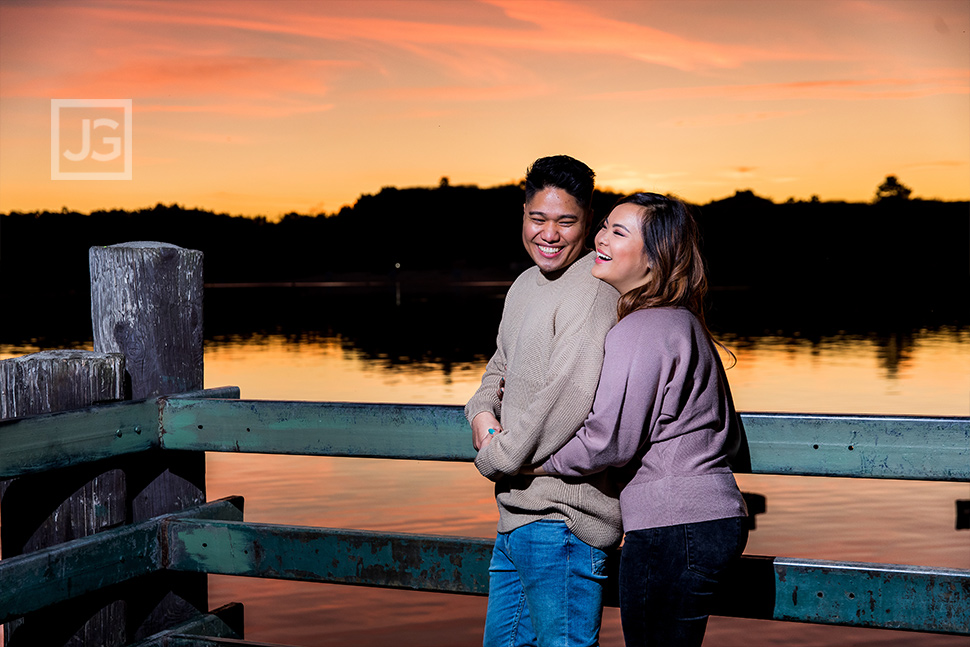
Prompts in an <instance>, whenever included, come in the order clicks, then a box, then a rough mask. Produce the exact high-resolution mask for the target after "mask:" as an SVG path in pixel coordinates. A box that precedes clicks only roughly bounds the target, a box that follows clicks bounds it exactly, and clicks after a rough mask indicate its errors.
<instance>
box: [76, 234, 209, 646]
mask: <svg viewBox="0 0 970 647" xmlns="http://www.w3.org/2000/svg"><path fill="white" fill-rule="evenodd" d="M88 259H89V265H90V272H91V324H92V328H93V331H94V350H96V351H103V352H115V353H122V354H124V356H125V368H126V369H127V373H128V377H129V378H130V385H131V397H132V398H135V399H139V398H148V397H155V396H159V395H164V394H171V393H184V392H186V391H193V390H198V389H201V388H202V387H203V384H204V379H203V335H202V332H203V317H202V296H203V285H204V284H203V276H202V260H203V255H202V252H200V251H197V250H192V249H183V248H181V247H178V246H176V245H171V244H168V243H163V242H154V241H149V242H145V241H139V242H129V243H122V244H119V245H111V246H107V247H92V248H90V249H89V252H88ZM205 498H206V497H205V456H204V455H203V454H201V453H194V454H192V453H186V452H183V453H163V452H161V451H149V452H145V453H144V454H142V455H140V456H138V457H137V458H135V459H132V465H131V467H130V469H129V470H128V509H129V510H130V519H129V521H131V522H139V521H144V520H146V519H151V518H153V517H155V516H157V515H160V514H165V513H168V512H175V511H177V510H181V509H183V508H187V507H191V506H193V505H198V504H201V503H203V502H204V501H205ZM207 597H208V587H207V582H206V580H205V578H204V577H198V578H194V581H193V578H191V577H188V576H184V577H179V578H177V579H172V578H169V577H168V576H167V574H160V575H157V576H154V577H152V578H151V580H150V581H147V582H143V583H141V586H139V587H138V588H137V589H133V590H131V591H130V593H129V595H127V596H126V603H127V605H128V613H129V616H128V625H129V626H131V627H134V631H133V633H132V634H131V635H130V636H129V638H141V637H144V636H146V635H151V634H154V633H155V632H157V631H159V630H162V629H164V628H166V627H168V626H171V625H172V624H173V623H177V622H179V621H181V620H186V619H189V618H192V617H194V616H196V615H197V614H198V613H199V612H200V611H202V610H204V609H205V607H206V602H207Z"/></svg>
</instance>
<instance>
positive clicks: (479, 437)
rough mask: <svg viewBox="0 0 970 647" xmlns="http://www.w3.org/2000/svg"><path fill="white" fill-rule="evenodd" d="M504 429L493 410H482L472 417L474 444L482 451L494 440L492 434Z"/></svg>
mask: <svg viewBox="0 0 970 647" xmlns="http://www.w3.org/2000/svg"><path fill="white" fill-rule="evenodd" d="M501 431H502V423H501V422H499V421H498V418H496V417H495V416H494V415H493V414H492V412H491V411H482V412H481V413H480V414H478V415H477V416H475V417H474V418H473V419H472V446H473V447H474V448H475V449H477V450H479V451H481V449H482V447H485V446H486V445H487V444H488V443H490V442H491V441H492V436H493V435H495V434H497V433H500V432H501Z"/></svg>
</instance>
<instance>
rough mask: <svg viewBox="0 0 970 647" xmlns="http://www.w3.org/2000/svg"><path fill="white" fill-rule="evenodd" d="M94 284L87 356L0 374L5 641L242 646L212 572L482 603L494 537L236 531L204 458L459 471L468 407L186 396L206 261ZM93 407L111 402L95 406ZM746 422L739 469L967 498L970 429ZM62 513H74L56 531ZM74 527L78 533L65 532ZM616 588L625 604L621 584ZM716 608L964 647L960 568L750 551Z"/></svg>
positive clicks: (131, 266)
mask: <svg viewBox="0 0 970 647" xmlns="http://www.w3.org/2000/svg"><path fill="white" fill-rule="evenodd" d="M91 275H92V302H93V308H92V316H93V322H92V323H93V325H94V346H95V351H96V352H95V353H91V355H92V356H95V355H96V356H97V357H96V358H94V357H88V356H86V355H83V354H82V355H77V354H74V353H72V354H71V356H70V357H66V356H65V357H54V358H51V357H45V358H44V359H43V361H38V362H36V364H37V367H39V368H37V367H35V368H24V367H23V366H20V365H19V364H18V365H16V366H13V365H11V364H8V362H12V361H13V360H4V362H0V365H3V366H2V368H3V370H2V371H0V418H4V417H6V418H12V419H8V420H3V421H0V496H2V497H3V499H2V505H0V514H2V515H3V518H2V519H3V526H2V531H3V532H2V535H0V539H2V541H3V544H2V545H3V550H4V555H5V557H4V558H3V559H2V560H0V622H5V623H9V624H7V632H8V633H7V635H6V643H7V645H9V646H10V647H21V646H30V645H41V644H42V645H45V646H47V645H50V646H52V647H53V646H55V645H63V644H67V643H69V642H70V643H71V644H77V643H78V642H80V644H87V645H99V646H101V645H105V646H107V647H118V646H124V645H138V646H140V647H146V646H148V645H156V646H161V645H172V646H178V645H203V646H205V645H229V644H233V645H239V644H240V643H239V640H241V639H242V637H243V634H244V622H243V618H242V606H241V605H238V604H233V605H228V606H226V607H223V608H220V609H217V610H214V611H212V612H210V611H209V610H208V604H207V589H206V582H205V574H210V573H211V574H223V575H237V576H245V577H265V578H277V579H287V580H299V581H309V582H331V583H342V584H355V585H365V586H377V587H388V588H399V589H410V590H421V591H441V592H448V593H464V594H472V595H486V594H487V592H488V563H489V560H490V555H491V547H492V542H491V541H490V540H484V539H477V538H468V537H442V536H427V535H414V534H404V533H389V532H382V533H375V532H365V531H361V530H353V529H332V528H315V527H292V526H281V525H269V524H255V523H246V522H244V520H243V502H242V499H240V498H238V497H235V498H229V499H225V500H221V501H214V502H206V500H205V482H204V481H205V474H204V464H205V461H204V453H205V452H253V453H270V454H294V455H306V456H345V457H372V458H385V459H405V460H440V461H471V460H473V459H474V450H473V449H472V447H471V443H470V433H469V429H468V425H467V423H466V421H465V418H464V416H463V412H462V410H461V408H460V407H457V406H426V405H396V404H395V405H391V404H356V403H333V402H329V403H328V402H277V401H266V400H240V399H239V389H238V388H236V387H225V388H221V389H211V390H205V391H202V390H195V391H193V389H200V388H201V384H202V366H201V362H202V336H201V326H202V324H201V316H202V315H201V293H202V280H201V254H200V253H198V252H194V251H192V250H182V249H180V248H174V247H172V246H166V245H164V244H157V243H131V244H126V245H121V246H114V247H111V248H92V250H91ZM159 313H165V316H164V317H161V316H160V314H159ZM95 364H97V367H95V368H92V367H93V366H94V365H95ZM7 369H9V370H7ZM75 369H76V370H77V371H78V373H77V376H76V377H75V378H74V383H73V384H72V383H71V378H70V377H69V376H68V375H69V373H70V371H73V370H75ZM82 386H83V387H84V388H81V387H82ZM58 390H60V391H62V392H61V393H60V394H55V393H52V392H53V391H58ZM81 391H84V393H83V394H82V393H81ZM173 391H176V392H178V394H177V395H161V394H164V393H171V392H173ZM54 395H57V396H58V397H54ZM131 397H134V398H136V399H134V400H131V399H127V400H126V399H125V398H131ZM55 400H56V402H55ZM106 400H122V401H117V402H112V403H109V404H100V405H97V406H87V405H89V404H91V403H95V402H102V401H106ZM64 409H66V410H64ZM44 411H56V412H54V413H42V412H44ZM35 414H37V415H35ZM742 419H743V422H744V425H745V428H746V432H747V439H748V447H747V455H748V456H749V466H748V467H747V468H746V469H744V470H741V471H749V472H752V473H756V474H787V475H808V476H822V477H864V478H888V479H914V480H928V481H957V482H970V418H966V417H908V416H842V415H840V416H829V415H794V414H791V415H777V414H761V413H746V414H742ZM65 501H70V506H71V507H70V510H71V514H69V515H58V513H57V512H56V510H59V509H62V506H63V505H64V502H65ZM8 513H9V514H8ZM72 515H76V516H77V518H78V519H80V520H81V521H82V522H83V523H81V524H80V525H77V526H70V525H69V526H67V527H65V526H64V524H63V523H62V522H63V517H64V516H69V517H70V516H72ZM59 517H61V518H59ZM874 540H875V541H878V539H877V538H874ZM614 561H615V560H614ZM609 586H610V594H609V596H608V603H609V604H616V577H615V573H614V575H613V576H612V577H611V578H610V580H609ZM718 604H719V607H718V613H719V614H721V615H728V616H736V617H746V618H762V619H775V620H787V621H796V622H809V623H823V624H835V625H849V626H859V627H882V628H889V629H900V630H909V631H919V632H937V633H945V634H957V635H970V570H966V569H954V568H931V567H925V566H906V565H895V564H868V563H858V562H839V561H823V560H809V559H799V558H797V557H779V556H757V555H746V556H745V557H744V558H743V560H742V562H741V564H740V566H739V568H738V569H737V570H736V572H735V573H734V574H733V575H732V578H731V580H730V582H729V583H728V585H727V586H726V590H725V591H724V593H723V595H721V597H720V599H719V602H718ZM247 644H255V643H247Z"/></svg>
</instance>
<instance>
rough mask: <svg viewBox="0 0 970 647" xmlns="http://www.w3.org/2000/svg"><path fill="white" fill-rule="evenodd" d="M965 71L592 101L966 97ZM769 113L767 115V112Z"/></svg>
mask: <svg viewBox="0 0 970 647" xmlns="http://www.w3.org/2000/svg"><path fill="white" fill-rule="evenodd" d="M968 92H970V81H968V79H967V76H966V72H965V71H962V70H953V71H952V72H946V73H942V74H936V75H933V74H928V75H925V76H920V78H880V79H830V80H823V81H794V82H790V83H762V84H755V85H751V84H749V85H709V86H693V87H682V88H653V89H650V90H637V91H633V92H608V93H600V94H597V95H592V96H591V97H589V98H592V99H625V100H641V101H660V100H676V99H710V98H718V99H736V100H743V101H783V100H792V99H797V100H808V99H829V100H849V101H855V100H867V99H908V98H915V97H926V96H934V95H939V94H967V93H968ZM768 114H771V113H768Z"/></svg>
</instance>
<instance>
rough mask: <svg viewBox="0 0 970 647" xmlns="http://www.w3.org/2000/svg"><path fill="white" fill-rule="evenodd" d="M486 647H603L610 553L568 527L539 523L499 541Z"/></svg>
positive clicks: (492, 567)
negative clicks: (601, 646) (604, 599)
mask: <svg viewBox="0 0 970 647" xmlns="http://www.w3.org/2000/svg"><path fill="white" fill-rule="evenodd" d="M488 575H489V582H488V611H487V613H486V615H485V640H484V644H485V647H519V646H522V645H532V646H541V647H590V646H595V645H597V644H599V633H600V621H601V620H602V618H603V588H604V585H605V583H606V552H605V551H602V550H600V549H598V548H594V547H592V546H590V545H589V544H586V543H583V542H582V541H581V540H580V539H579V538H577V537H576V535H574V534H573V533H571V532H570V531H569V529H568V528H567V527H566V524H565V522H562V521H545V520H543V521H534V522H532V523H530V524H527V525H525V526H522V527H521V528H516V529H515V530H513V531H512V532H509V533H499V534H498V537H496V539H495V549H494V550H493V552H492V562H491V564H489V567H488Z"/></svg>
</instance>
